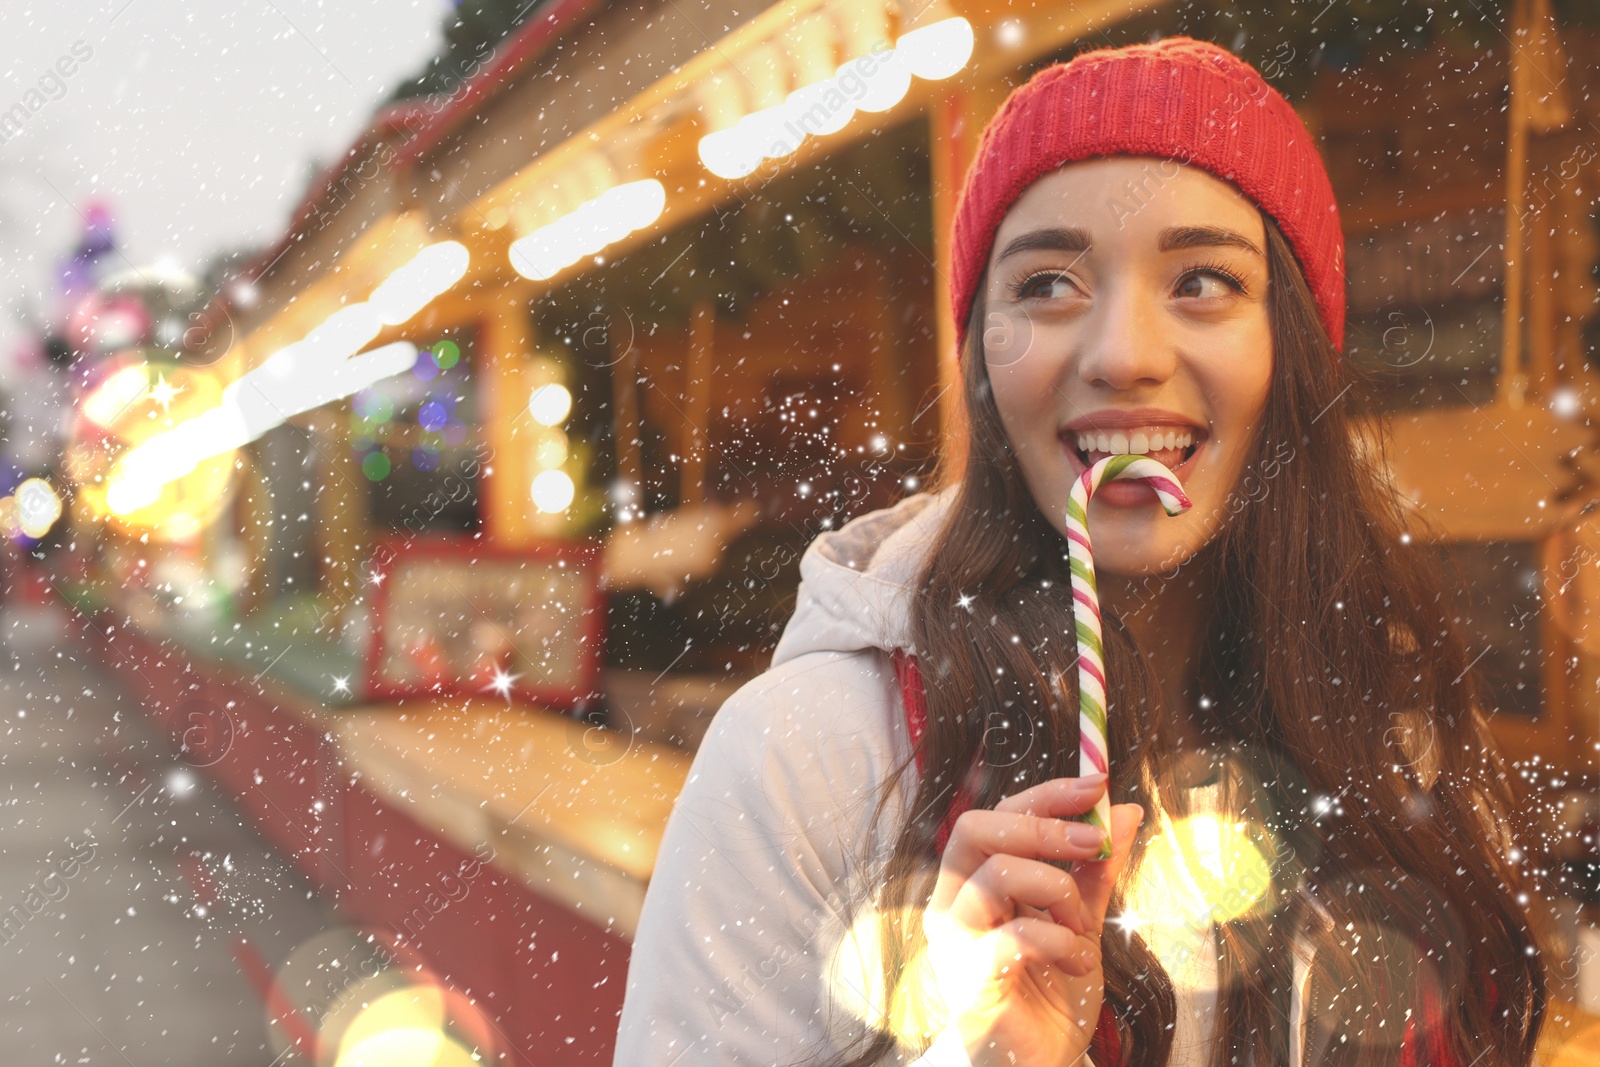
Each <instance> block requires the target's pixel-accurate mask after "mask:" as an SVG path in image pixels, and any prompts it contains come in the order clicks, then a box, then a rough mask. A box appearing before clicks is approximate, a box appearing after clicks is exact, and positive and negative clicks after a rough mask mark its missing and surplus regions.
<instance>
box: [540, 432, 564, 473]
mask: <svg viewBox="0 0 1600 1067" xmlns="http://www.w3.org/2000/svg"><path fill="white" fill-rule="evenodd" d="M533 461H534V463H535V464H537V465H538V466H539V467H540V468H541V469H549V468H551V467H559V466H561V465H562V464H563V463H565V462H566V461H567V435H566V434H564V433H562V432H561V431H560V430H546V431H545V432H544V433H543V434H541V435H540V437H539V443H538V444H537V445H535V446H534V450H533Z"/></svg>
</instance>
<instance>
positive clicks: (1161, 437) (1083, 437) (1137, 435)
mask: <svg viewBox="0 0 1600 1067" xmlns="http://www.w3.org/2000/svg"><path fill="white" fill-rule="evenodd" d="M1077 446H1078V459H1082V461H1083V464H1085V466H1093V464H1096V462H1099V461H1101V459H1104V458H1106V456H1125V454H1128V453H1133V454H1134V456H1150V458H1152V459H1158V461H1160V462H1163V464H1166V466H1168V467H1176V466H1178V464H1181V462H1184V461H1187V459H1189V458H1190V456H1194V432H1192V430H1163V429H1157V427H1149V429H1144V430H1131V432H1128V430H1115V432H1112V434H1099V432H1080V434H1077Z"/></svg>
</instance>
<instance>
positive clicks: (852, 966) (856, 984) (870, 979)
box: [827, 908, 988, 1047]
mask: <svg viewBox="0 0 1600 1067" xmlns="http://www.w3.org/2000/svg"><path fill="white" fill-rule="evenodd" d="M910 918H911V915H910V913H909V912H908V913H907V920H908V921H909V919H910ZM905 928H906V927H905V925H904V923H903V924H902V929H905ZM968 944H969V945H970V946H971V948H970V951H971V952H972V953H973V955H974V958H972V959H968V960H961V961H955V962H954V963H953V964H945V963H941V966H940V973H939V974H937V975H936V974H935V972H934V970H933V967H932V965H931V963H930V961H929V959H928V954H927V952H926V950H923V951H921V952H919V953H918V954H917V955H916V957H915V958H914V959H913V960H912V961H911V962H910V963H909V964H908V965H907V966H906V968H905V970H904V971H903V972H902V973H901V976H900V980H899V982H898V983H897V984H896V986H895V990H894V999H893V1003H892V1004H891V1005H889V1006H888V1007H887V1008H886V1007H885V1004H884V985H883V923H882V913H881V912H879V911H877V910H876V909H871V908H869V909H867V910H866V911H864V912H863V913H862V914H861V915H860V916H859V917H858V918H857V919H856V921H855V923H854V924H852V925H851V927H850V930H849V932H848V933H846V934H845V935H844V937H843V938H842V939H841V940H840V942H839V943H838V945H836V946H835V947H834V949H833V951H832V953H831V954H830V957H829V960H828V970H827V982H828V988H829V990H830V992H831V993H832V996H833V1000H834V1002H835V1003H836V1004H838V1005H839V1006H841V1007H843V1008H844V1009H845V1010H846V1011H848V1012H850V1013H851V1014H852V1015H854V1016H855V1017H856V1018H858V1019H860V1020H861V1021H862V1022H864V1023H866V1024H867V1025H869V1026H871V1027H874V1028H876V1029H880V1030H882V1029H886V1030H888V1031H889V1032H890V1033H892V1034H894V1036H895V1037H896V1039H897V1040H899V1041H901V1042H902V1043H904V1044H906V1045H907V1046H913V1047H914V1046H916V1045H918V1044H919V1043H921V1044H926V1043H927V1042H928V1041H930V1040H932V1038H933V1037H934V1036H935V1035H937V1034H938V1033H939V1031H941V1030H943V1029H944V1027H945V1026H946V1025H947V1024H948V1022H949V1020H950V1018H951V1011H950V1009H949V1007H948V1006H947V1005H949V1004H952V1003H963V1002H970V1001H971V1000H972V999H973V997H974V996H975V995H976V993H977V991H978V986H977V985H975V984H974V983H975V982H981V981H982V976H983V975H985V974H987V973H988V966H987V964H986V963H985V962H984V961H983V960H981V959H978V958H976V956H977V955H979V954H981V953H982V952H983V951H984V950H985V949H984V945H983V943H982V942H980V941H978V940H976V939H974V940H972V941H970V942H968ZM946 972H948V973H946ZM963 998H965V1001H964V1000H963Z"/></svg>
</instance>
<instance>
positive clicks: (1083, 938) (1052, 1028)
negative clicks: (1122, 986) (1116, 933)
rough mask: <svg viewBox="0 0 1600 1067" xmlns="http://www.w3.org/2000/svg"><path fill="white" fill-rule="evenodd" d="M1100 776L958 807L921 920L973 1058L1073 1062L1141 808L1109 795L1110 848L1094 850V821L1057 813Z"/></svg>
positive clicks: (981, 1062)
mask: <svg viewBox="0 0 1600 1067" xmlns="http://www.w3.org/2000/svg"><path fill="white" fill-rule="evenodd" d="M1096 778H1097V779H1098V780H1096V781H1090V780H1089V779H1081V778H1057V779H1054V780H1052V781H1049V782H1044V783H1042V784H1040V785H1036V786H1034V787H1033V788H1031V789H1027V790H1024V791H1023V792H1021V793H1017V794H1016V795H1014V796H1010V797H1007V798H1006V799H1004V800H1002V801H1001V802H1000V803H999V804H998V805H996V807H995V809H994V810H993V811H987V810H979V809H974V810H969V811H966V812H963V813H962V814H961V815H960V816H959V817H958V818H957V819H956V822H955V826H954V828H953V829H952V831H951V834H950V840H949V843H948V844H947V845H946V846H945V851H944V857H943V859H942V861H941V863H940V866H939V876H938V881H937V882H936V884H935V886H934V891H933V898H932V899H931V900H930V901H929V904H928V908H927V910H926V912H925V913H924V915H923V929H924V931H925V932H926V934H927V937H928V962H929V964H930V966H931V968H932V972H933V979H934V981H936V982H937V983H938V987H939V994H940V996H941V998H942V999H943V1001H944V1004H945V1006H946V1008H948V1010H949V1011H950V1013H951V1017H952V1018H953V1019H954V1020H955V1022H956V1025H957V1027H958V1029H959V1030H960V1033H961V1039H962V1044H963V1045H965V1047H966V1050H967V1055H968V1056H969V1057H970V1058H971V1060H972V1063H973V1067H988V1065H990V1064H996V1065H1004V1067H1012V1065H1015V1064H1028V1065H1030V1067H1031V1065H1039V1067H1044V1065H1051V1067H1054V1065H1063V1067H1071V1065H1074V1064H1076V1063H1077V1062H1078V1060H1079V1058H1080V1057H1081V1056H1082V1055H1083V1053H1084V1052H1085V1051H1087V1050H1088V1048H1089V1042H1090V1040H1091V1039H1092V1038H1093V1037H1094V1031H1095V1025H1096V1024H1097V1023H1098V1022H1099V1020H1100V1004H1101V1000H1102V998H1103V997H1104V994H1105V972H1104V971H1103V970H1102V969H1101V957H1100V935H1101V931H1102V929H1103V928H1104V926H1105V917H1106V906H1107V905H1108V904H1109V903H1110V900H1111V892H1112V889H1113V888H1114V887H1115V885H1116V881H1117V875H1118V874H1120V873H1121V871H1122V868H1123V866H1124V865H1125V864H1126V863H1127V859H1128V852H1129V849H1130V848H1131V846H1132V844H1133V839H1134V836H1135V835H1136V834H1137V833H1138V830H1139V824H1140V822H1142V821H1143V819H1144V809H1143V808H1141V807H1140V806H1139V805H1138V804H1118V805H1116V806H1115V807H1113V808H1112V809H1111V827H1112V842H1113V845H1112V856H1111V858H1110V859H1107V860H1099V861H1094V860H1093V857H1094V856H1095V855H1097V854H1098V852H1099V850H1100V843H1101V840H1102V834H1101V832H1100V831H1099V830H1098V829H1096V828H1095V827H1092V826H1090V825H1088V824H1087V823H1082V822H1074V821H1068V820H1067V819H1065V818H1063V816H1071V815H1080V814H1082V813H1084V812H1087V811H1090V810H1091V809H1093V807H1094V804H1095V801H1096V800H1097V799H1098V798H1099V796H1100V794H1101V793H1102V792H1103V791H1104V790H1105V780H1104V778H1103V777H1100V776H1096ZM1043 860H1074V861H1077V866H1076V867H1075V868H1074V873H1072V874H1068V873H1067V872H1065V871H1063V870H1060V869H1059V868H1057V867H1053V866H1051V865H1050V864H1048V863H1044V862H1041V861H1043Z"/></svg>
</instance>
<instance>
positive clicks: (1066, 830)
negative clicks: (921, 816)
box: [936, 776, 1105, 903]
mask: <svg viewBox="0 0 1600 1067" xmlns="http://www.w3.org/2000/svg"><path fill="white" fill-rule="evenodd" d="M1096 779H1097V780H1091V779H1083V778H1057V779H1054V780H1052V781H1049V782H1044V783H1041V784H1039V785H1036V786H1034V787H1033V788H1031V789H1025V790H1023V791H1022V792H1021V793H1017V794H1015V795H1013V796H1009V797H1006V798H1005V799H1004V800H1002V801H1001V802H1000V803H999V804H998V805H996V806H995V809H994V810H993V811H989V810H986V809H982V808H974V809H971V810H968V811H965V812H962V813H961V815H959V816H958V817H957V818H956V821H955V826H954V827H952V829H951V833H950V840H949V842H948V843H947V844H946V845H945V851H944V857H943V860H942V861H941V866H942V867H943V868H945V869H948V870H950V871H951V872H952V873H954V874H956V875H957V876H958V877H960V878H968V877H971V875H972V872H973V871H975V870H977V869H978V865H979V864H981V863H982V862H983V861H984V860H985V859H987V858H988V857H990V856H992V855H996V854H997V853H1006V854H1008V855H1012V856H1022V857H1026V858H1029V859H1059V860H1077V859H1084V858H1088V857H1092V856H1094V855H1097V854H1098V853H1099V850H1100V843H1101V840H1102V838H1101V835H1100V831H1099V830H1098V829H1096V828H1095V827H1092V826H1090V825H1089V824H1088V823H1083V822H1076V821H1073V820H1071V819H1070V818H1069V817H1070V816H1073V815H1082V814H1084V813H1085V812H1089V811H1092V810H1094V805H1095V801H1097V800H1098V799H1099V798H1100V794H1101V793H1103V792H1104V791H1105V778H1104V777H1103V776H1096ZM1085 848H1088V849H1089V850H1090V851H1088V852H1084V849H1085ZM936 899H937V897H936ZM945 903H948V901H946V902H945Z"/></svg>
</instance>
